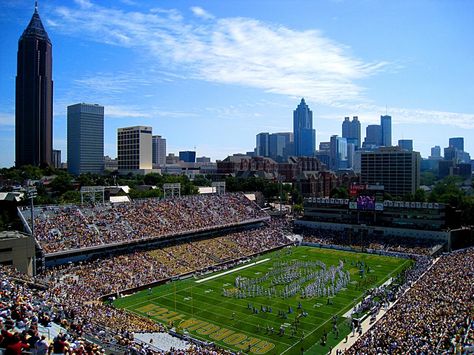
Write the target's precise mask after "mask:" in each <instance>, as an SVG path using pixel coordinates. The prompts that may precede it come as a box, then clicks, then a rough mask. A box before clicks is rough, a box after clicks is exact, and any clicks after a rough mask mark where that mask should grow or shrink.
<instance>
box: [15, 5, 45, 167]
mask: <svg viewBox="0 0 474 355" xmlns="http://www.w3.org/2000/svg"><path fill="white" fill-rule="evenodd" d="M17 60H18V61H17V75H16V106H15V130H16V134H15V137H16V142H15V145H16V146H15V165H16V166H22V165H26V164H30V165H36V166H38V165H42V164H51V162H52V152H53V80H52V74H53V72H52V46H51V41H50V40H49V37H48V34H47V33H46V31H45V29H44V27H43V24H42V23H41V19H40V17H39V14H38V6H37V4H36V3H35V12H34V14H33V17H32V18H31V21H30V23H29V24H28V27H26V29H25V30H24V31H23V34H22V35H21V37H20V39H19V41H18V57H17Z"/></svg>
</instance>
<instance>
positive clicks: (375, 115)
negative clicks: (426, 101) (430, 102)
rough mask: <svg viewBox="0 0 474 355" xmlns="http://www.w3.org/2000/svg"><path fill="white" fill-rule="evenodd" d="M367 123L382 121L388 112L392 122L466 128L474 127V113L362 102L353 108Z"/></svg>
mask: <svg viewBox="0 0 474 355" xmlns="http://www.w3.org/2000/svg"><path fill="white" fill-rule="evenodd" d="M351 110H352V112H356V113H355V115H358V116H359V118H360V119H361V120H362V121H363V122H364V123H365V124H378V123H380V115H384V114H385V112H387V114H388V115H390V116H392V124H404V125H412V124H436V125H447V126H455V127H460V128H464V129H472V128H474V114H472V113H462V112H447V111H436V110H429V109H423V108H401V107H388V108H385V107H382V106H377V105H370V104H362V105H358V106H356V107H352V108H351Z"/></svg>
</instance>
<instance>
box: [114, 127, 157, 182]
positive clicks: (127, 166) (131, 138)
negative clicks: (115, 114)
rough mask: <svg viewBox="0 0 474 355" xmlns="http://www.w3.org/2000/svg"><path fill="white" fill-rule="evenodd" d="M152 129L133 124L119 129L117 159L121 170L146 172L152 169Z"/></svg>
mask: <svg viewBox="0 0 474 355" xmlns="http://www.w3.org/2000/svg"><path fill="white" fill-rule="evenodd" d="M151 153H152V129H151V127H147V126H133V127H125V128H119V129H118V130H117V155H118V156H117V159H118V168H119V171H120V172H137V173H146V171H147V170H151V169H152V159H151Z"/></svg>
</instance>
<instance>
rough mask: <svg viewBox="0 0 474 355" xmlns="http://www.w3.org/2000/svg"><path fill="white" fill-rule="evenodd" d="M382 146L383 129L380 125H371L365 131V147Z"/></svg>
mask: <svg viewBox="0 0 474 355" xmlns="http://www.w3.org/2000/svg"><path fill="white" fill-rule="evenodd" d="M381 145H382V127H381V126H380V125H378V124H370V125H368V126H367V128H366V129H365V140H364V147H370V146H376V147H379V146H381Z"/></svg>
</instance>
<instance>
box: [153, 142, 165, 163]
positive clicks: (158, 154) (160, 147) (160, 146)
mask: <svg viewBox="0 0 474 355" xmlns="http://www.w3.org/2000/svg"><path fill="white" fill-rule="evenodd" d="M152 145H153V147H152V163H153V165H156V166H164V165H165V164H166V139H164V138H162V137H161V136H153V137H152Z"/></svg>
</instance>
